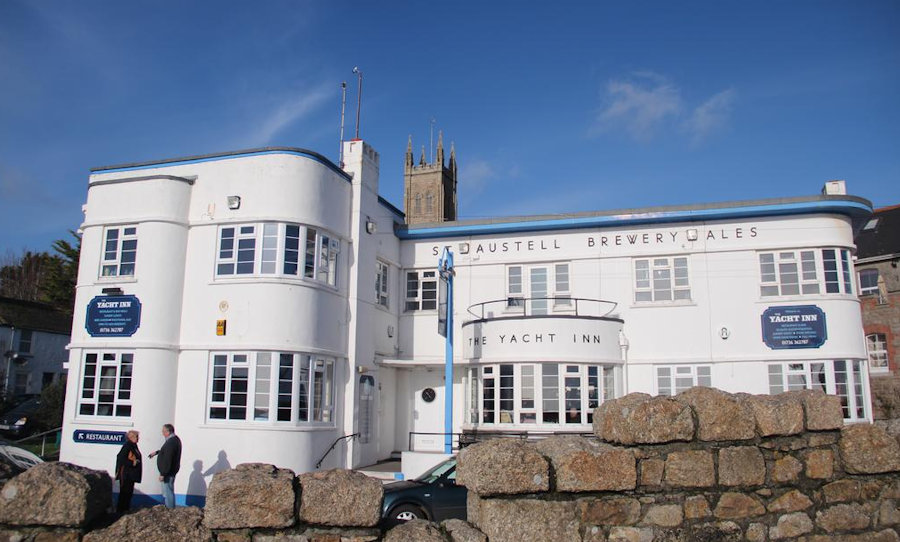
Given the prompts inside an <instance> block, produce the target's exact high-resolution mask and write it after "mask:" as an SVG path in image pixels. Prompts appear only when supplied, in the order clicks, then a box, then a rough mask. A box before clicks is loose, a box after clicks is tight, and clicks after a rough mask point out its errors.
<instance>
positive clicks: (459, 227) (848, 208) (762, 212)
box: [397, 200, 872, 239]
mask: <svg viewBox="0 0 900 542" xmlns="http://www.w3.org/2000/svg"><path fill="white" fill-rule="evenodd" d="M822 213H826V214H827V213H836V214H842V215H847V216H849V217H851V218H861V217H864V216H868V215H870V214H871V213H872V207H871V205H866V204H864V203H862V202H858V201H853V200H816V201H808V202H799V203H780V204H779V203H776V204H762V205H748V206H745V207H724V208H722V207H720V208H716V209H688V210H672V211H665V210H660V211H653V210H652V209H648V210H647V211H646V212H636V213H627V214H612V215H603V216H578V217H565V218H547V219H535V220H523V221H521V222H499V223H492V224H453V225H448V226H437V227H431V228H421V229H400V230H398V231H397V237H399V238H400V239H436V238H441V237H465V236H474V235H491V234H500V233H519V232H534V231H555V230H568V229H583V228H601V227H614V226H618V227H622V226H637V225H643V224H660V223H664V222H705V221H711V220H728V219H737V218H764V217H773V216H785V215H801V214H822Z"/></svg>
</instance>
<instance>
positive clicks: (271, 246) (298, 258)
mask: <svg viewBox="0 0 900 542" xmlns="http://www.w3.org/2000/svg"><path fill="white" fill-rule="evenodd" d="M301 247H302V249H301ZM339 252H340V241H339V240H338V239H335V238H334V237H332V236H331V235H330V234H328V233H326V232H324V231H323V230H320V229H317V228H313V227H311V226H303V225H300V224H290V223H281V222H263V223H260V224H239V225H228V226H222V227H220V228H219V238H218V252H217V254H216V277H234V276H260V275H274V276H282V277H299V278H304V279H309V280H313V281H316V282H321V283H324V284H328V285H330V286H334V285H335V281H336V271H337V269H336V267H337V255H338V253H339Z"/></svg>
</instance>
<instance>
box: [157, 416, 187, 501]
mask: <svg viewBox="0 0 900 542" xmlns="http://www.w3.org/2000/svg"><path fill="white" fill-rule="evenodd" d="M162 435H163V437H164V438H165V439H166V441H165V442H164V443H163V445H162V448H160V449H159V450H156V451H155V452H151V453H150V457H154V456H157V455H158V456H159V459H157V460H156V468H157V469H159V481H160V482H162V494H163V500H164V501H165V503H166V508H175V475H176V474H178V469H180V468H181V439H179V438H178V436H177V435H175V427H174V426H173V425H172V424H170V423H167V424H165V425H163V426H162Z"/></svg>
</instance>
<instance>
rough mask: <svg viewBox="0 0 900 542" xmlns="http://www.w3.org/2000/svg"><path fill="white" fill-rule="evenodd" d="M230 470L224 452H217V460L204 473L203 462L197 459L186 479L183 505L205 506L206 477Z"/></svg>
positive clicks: (229, 464)
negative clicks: (185, 493) (186, 484)
mask: <svg viewBox="0 0 900 542" xmlns="http://www.w3.org/2000/svg"><path fill="white" fill-rule="evenodd" d="M230 468H231V463H229V462H228V454H226V453H225V450H219V457H218V459H216V462H215V463H213V464H212V466H211V467H210V468H208V469H206V470H205V471H204V470H203V461H201V460H199V459H198V460H196V461H194V470H192V471H191V476H190V478H188V487H187V496H186V498H185V504H187V505H188V506H200V507H202V506H203V505H204V504H206V487H207V484H206V477H207V476H212V475H213V474H215V473H217V472H222V471H224V470H228V469H230Z"/></svg>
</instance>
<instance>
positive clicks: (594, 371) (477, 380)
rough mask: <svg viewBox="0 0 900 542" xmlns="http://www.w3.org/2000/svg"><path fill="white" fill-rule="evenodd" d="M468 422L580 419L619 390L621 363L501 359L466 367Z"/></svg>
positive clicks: (556, 422)
mask: <svg viewBox="0 0 900 542" xmlns="http://www.w3.org/2000/svg"><path fill="white" fill-rule="evenodd" d="M467 377H468V378H467V381H468V386H469V391H468V393H467V394H466V398H467V403H468V404H467V406H466V412H467V420H466V421H467V423H469V424H472V425H498V426H508V425H525V426H529V425H561V426H566V425H571V426H574V425H585V424H590V423H592V422H593V420H594V409H595V408H597V407H598V406H599V405H600V403H602V402H603V401H605V400H607V399H612V398H615V397H617V396H618V395H619V393H620V386H619V384H618V383H619V382H620V381H621V367H619V366H614V365H590V364H574V363H571V364H570V363H501V364H496V365H483V366H480V367H473V368H471V369H469V370H468V374H467Z"/></svg>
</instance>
